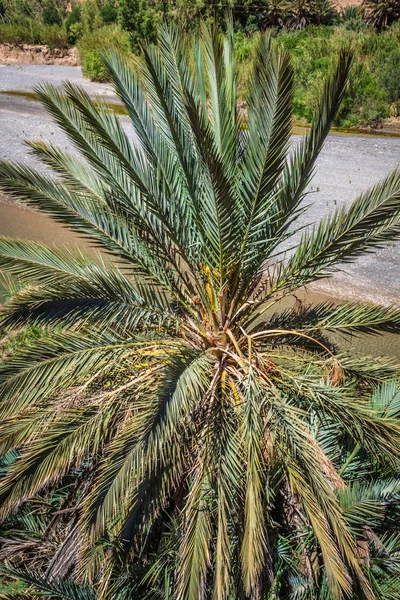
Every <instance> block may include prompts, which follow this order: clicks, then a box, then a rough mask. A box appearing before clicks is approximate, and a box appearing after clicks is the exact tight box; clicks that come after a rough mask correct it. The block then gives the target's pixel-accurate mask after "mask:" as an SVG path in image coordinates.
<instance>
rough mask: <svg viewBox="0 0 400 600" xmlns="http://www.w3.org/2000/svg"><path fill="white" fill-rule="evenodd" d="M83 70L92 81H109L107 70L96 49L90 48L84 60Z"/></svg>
mask: <svg viewBox="0 0 400 600" xmlns="http://www.w3.org/2000/svg"><path fill="white" fill-rule="evenodd" d="M82 72H83V74H84V75H85V77H88V78H89V79H91V80H92V81H107V70H106V68H105V66H104V62H103V60H102V58H101V56H100V54H99V52H97V51H96V50H89V52H87V53H86V55H85V58H84V60H83V62H82Z"/></svg>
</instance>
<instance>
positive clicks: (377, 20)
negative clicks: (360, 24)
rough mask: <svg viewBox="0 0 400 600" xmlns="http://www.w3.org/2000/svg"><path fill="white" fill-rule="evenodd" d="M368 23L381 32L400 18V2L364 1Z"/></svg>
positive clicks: (393, 0) (389, 0)
mask: <svg viewBox="0 0 400 600" xmlns="http://www.w3.org/2000/svg"><path fill="white" fill-rule="evenodd" d="M362 6H363V8H364V16H365V20H366V21H367V23H370V24H371V25H373V26H374V27H376V29H378V30H379V31H381V30H382V29H385V28H386V27H389V25H391V24H392V23H394V22H395V21H397V20H398V19H399V18H400V0H364V2H363V5H362Z"/></svg>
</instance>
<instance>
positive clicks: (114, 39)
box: [77, 25, 130, 81]
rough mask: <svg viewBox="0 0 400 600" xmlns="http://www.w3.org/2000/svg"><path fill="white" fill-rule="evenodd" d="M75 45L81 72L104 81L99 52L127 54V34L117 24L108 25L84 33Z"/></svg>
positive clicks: (90, 77) (102, 65) (104, 71)
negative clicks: (111, 51) (110, 51)
mask: <svg viewBox="0 0 400 600" xmlns="http://www.w3.org/2000/svg"><path fill="white" fill-rule="evenodd" d="M77 47H78V52H79V59H80V62H81V65H82V71H83V74H84V75H85V76H86V77H88V78H89V79H92V80H94V81H106V78H107V73H106V69H105V67H104V64H103V61H102V59H101V53H102V52H106V51H108V50H114V51H116V52H118V53H119V54H123V55H125V56H127V55H129V54H130V44H129V34H128V33H127V32H125V31H122V30H121V28H120V27H118V26H117V25H108V26H104V27H100V28H99V29H96V30H95V31H91V32H88V33H84V34H83V36H82V37H81V39H80V40H79V41H78V45H77Z"/></svg>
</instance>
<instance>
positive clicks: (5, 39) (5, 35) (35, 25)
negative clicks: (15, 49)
mask: <svg viewBox="0 0 400 600" xmlns="http://www.w3.org/2000/svg"><path fill="white" fill-rule="evenodd" d="M7 43H8V44H32V45H37V44H45V45H47V46H49V47H50V48H67V47H68V36H67V31H66V29H65V27H64V26H63V25H62V26H60V25H45V24H42V23H40V22H38V21H35V20H34V19H26V20H25V21H24V22H21V23H0V44H7Z"/></svg>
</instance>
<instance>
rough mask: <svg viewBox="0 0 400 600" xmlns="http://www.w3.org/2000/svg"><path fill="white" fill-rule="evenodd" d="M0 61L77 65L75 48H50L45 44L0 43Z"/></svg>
mask: <svg viewBox="0 0 400 600" xmlns="http://www.w3.org/2000/svg"><path fill="white" fill-rule="evenodd" d="M0 63H4V64H8V65H63V66H68V67H77V66H78V51H77V49H76V48H50V47H49V46H46V45H40V46H31V45H29V44H0Z"/></svg>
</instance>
